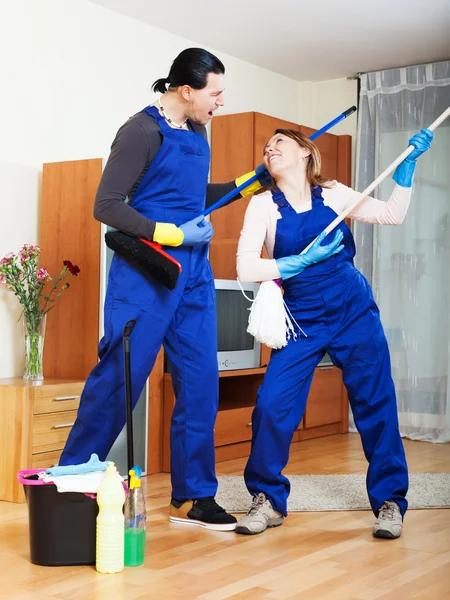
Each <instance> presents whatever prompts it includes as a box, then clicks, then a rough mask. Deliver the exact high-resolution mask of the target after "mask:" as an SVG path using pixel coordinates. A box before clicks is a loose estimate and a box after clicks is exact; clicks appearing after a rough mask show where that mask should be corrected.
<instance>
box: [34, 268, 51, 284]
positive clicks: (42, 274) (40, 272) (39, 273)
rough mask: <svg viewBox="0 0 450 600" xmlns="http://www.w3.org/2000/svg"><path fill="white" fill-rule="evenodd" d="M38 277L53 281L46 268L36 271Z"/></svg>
mask: <svg viewBox="0 0 450 600" xmlns="http://www.w3.org/2000/svg"><path fill="white" fill-rule="evenodd" d="M36 278H37V279H38V280H39V281H51V279H52V278H51V277H50V273H49V272H48V271H47V270H46V269H42V268H41V269H38V271H37V272H36Z"/></svg>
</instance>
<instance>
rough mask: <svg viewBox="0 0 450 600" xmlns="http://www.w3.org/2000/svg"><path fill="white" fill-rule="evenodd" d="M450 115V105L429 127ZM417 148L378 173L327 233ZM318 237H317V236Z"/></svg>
mask: <svg viewBox="0 0 450 600" xmlns="http://www.w3.org/2000/svg"><path fill="white" fill-rule="evenodd" d="M449 116H450V106H449V107H448V108H447V110H444V112H443V113H442V114H441V115H440V116H439V117H438V118H437V119H436V120H435V121H433V123H432V124H431V125H430V126H429V127H428V129H429V130H430V131H434V130H435V129H437V127H439V125H440V124H441V123H442V122H443V121H445V119H446V118H447V117H449ZM414 149H415V146H412V145H411V146H408V147H407V148H406V150H405V151H404V152H402V153H401V154H400V156H399V157H398V158H396V159H395V160H394V162H393V163H391V164H390V165H389V167H388V168H387V169H385V170H384V171H383V172H382V173H381V175H378V177H377V178H376V179H375V181H374V182H373V183H371V184H370V185H369V186H368V187H367V188H366V189H365V190H364V191H363V192H361V193H360V194H359V196H358V197H357V198H356V200H355V201H354V202H353V203H352V204H351V205H350V206H349V207H348V208H346V209H345V210H344V211H342V212H341V214H340V215H339V216H337V217H336V218H335V219H334V221H332V222H331V223H330V224H329V225H327V227H326V228H325V229H324V231H325V232H326V234H327V235H328V234H329V233H330V231H333V229H334V228H335V227H336V226H337V225H339V223H340V222H341V221H343V220H344V219H345V217H346V216H347V215H349V214H350V213H351V212H352V210H354V209H355V208H356V207H357V206H358V204H359V203H360V202H361V201H362V200H364V198H367V196H368V195H369V194H370V192H372V191H373V190H374V189H375V188H376V187H377V186H379V185H380V183H382V182H383V181H384V180H385V179H386V177H387V176H388V175H389V174H390V173H392V171H394V169H396V168H397V167H398V165H399V164H400V163H401V162H403V161H404V160H405V158H406V157H407V156H409V155H410V154H411V152H412V151H413V150H414ZM316 239H317V238H316ZM316 239H315V240H313V241H312V242H311V243H310V244H309V245H308V246H307V247H306V248H305V249H304V250H303V252H301V254H304V253H305V252H307V251H308V250H309V249H310V248H311V246H312V245H313V244H314V242H315V241H316Z"/></svg>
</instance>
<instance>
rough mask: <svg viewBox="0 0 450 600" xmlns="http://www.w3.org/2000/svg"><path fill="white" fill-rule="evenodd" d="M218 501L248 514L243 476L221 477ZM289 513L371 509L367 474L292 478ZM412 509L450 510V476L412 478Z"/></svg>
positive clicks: (410, 502) (410, 504)
mask: <svg viewBox="0 0 450 600" xmlns="http://www.w3.org/2000/svg"><path fill="white" fill-rule="evenodd" d="M218 480H219V490H218V493H217V496H216V500H217V502H218V503H219V504H220V506H223V508H225V509H226V510H227V511H229V512H233V513H241V512H247V511H248V509H249V507H250V504H251V496H250V494H249V493H248V491H247V488H246V487H245V483H244V479H243V477H238V476H220V477H218ZM289 480H290V482H291V494H290V496H289V499H288V511H289V512H301V511H316V512H322V511H331V510H370V505H369V501H368V499H367V492H366V476H365V475H359V474H354V475H290V476H289ZM407 499H408V503H409V508H410V509H411V508H412V509H415V508H449V507H450V473H413V474H410V476H409V491H408V495H407Z"/></svg>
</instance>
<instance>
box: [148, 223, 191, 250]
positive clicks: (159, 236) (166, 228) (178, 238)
mask: <svg viewBox="0 0 450 600" xmlns="http://www.w3.org/2000/svg"><path fill="white" fill-rule="evenodd" d="M183 240H184V233H183V232H182V231H181V229H180V228H179V227H177V226H176V225H174V224H173V223H156V225H155V233H154V234H153V241H154V242H156V243H157V244H161V246H181V244H182V243H183Z"/></svg>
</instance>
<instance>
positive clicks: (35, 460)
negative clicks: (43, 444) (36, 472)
mask: <svg viewBox="0 0 450 600" xmlns="http://www.w3.org/2000/svg"><path fill="white" fill-rule="evenodd" d="M60 456H61V450H54V451H53V452H40V453H39V454H33V456H32V457H31V468H32V469H42V470H43V471H45V470H46V469H49V468H50V467H53V465H56V464H57V463H58V461H59V457H60Z"/></svg>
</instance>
